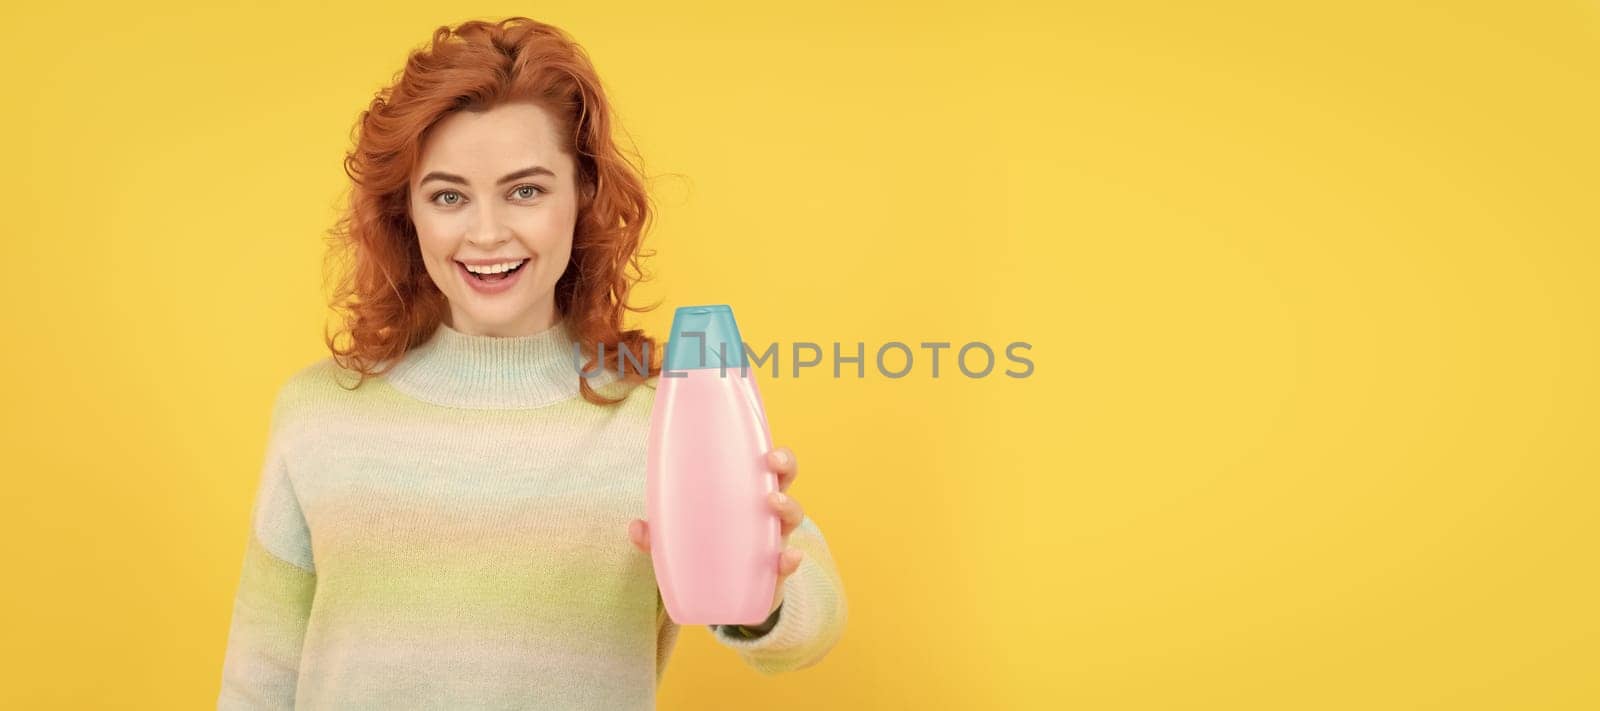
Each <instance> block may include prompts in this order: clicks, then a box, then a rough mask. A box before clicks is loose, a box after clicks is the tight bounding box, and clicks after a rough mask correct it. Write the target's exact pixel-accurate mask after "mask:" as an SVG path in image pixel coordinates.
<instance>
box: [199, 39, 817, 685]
mask: <svg viewBox="0 0 1600 711" xmlns="http://www.w3.org/2000/svg"><path fill="white" fill-rule="evenodd" d="M610 134H611V109H610V107H609V106H608V105H607V103H606V99H605V96H604V95H603V93H602V92H601V87H600V82H599V80H598V78H597V77H596V76H595V72H594V69H593V68H592V67H591V65H590V63H589V61H588V60H587V58H586V56H585V54H584V52H583V50H582V49H581V48H580V47H579V46H577V45H576V44H574V43H573V42H572V41H571V40H570V39H569V38H568V37H567V36H566V35H565V34H564V33H563V32H562V31H560V30H558V29H557V28H554V27H551V26H549V25H546V24H543V23H539V22H535V21H533V20H529V19H527V18H522V17H515V18H510V19H507V20H505V21H502V22H499V23H487V22H478V21H474V22H467V23H464V24H462V25H460V26H458V27H455V28H440V29H439V30H438V31H437V32H436V33H435V35H434V37H433V41H432V43H431V46H430V47H428V48H425V49H423V50H419V51H417V52H415V53H413V54H412V55H411V57H410V59H409V61H408V62H407V64H406V68H405V71H404V72H403V73H402V74H401V75H400V76H399V78H398V80H397V82H396V83H395V85H394V86H393V87H390V88H389V89H386V90H385V91H383V92H381V93H380V94H379V96H378V98H376V99H375V100H374V101H373V102H372V105H371V107H370V108H369V109H368V110H367V111H365V112H363V114H362V116H361V123H360V126H359V130H358V135H359V138H358V139H357V145H356V148H355V150H354V151H352V152H351V153H350V155H349V156H348V157H347V160H346V168H347V171H348V173H349V174H350V177H351V179H352V181H353V183H354V185H353V191H352V196H351V202H350V210H349V212H348V214H347V215H345V217H344V218H343V219H342V220H341V222H340V225H339V228H338V229H336V230H335V231H334V236H336V237H337V238H338V239H337V240H336V241H335V242H334V243H333V246H334V247H335V248H336V251H335V252H334V254H336V255H343V256H347V257H348V259H349V263H348V267H347V269H346V271H345V272H344V275H343V280H342V281H341V283H340V284H339V288H338V289H336V290H335V297H334V298H335V301H334V306H335V307H336V308H338V309H340V310H341V311H342V312H344V314H345V318H344V328H343V330H342V331H341V333H345V334H347V335H348V339H347V342H346V343H344V344H343V345H339V344H338V343H337V341H338V339H337V338H334V337H329V338H328V346H329V348H330V350H331V351H332V355H331V356H330V357H328V358H325V359H323V360H321V361H319V362H317V363H314V364H311V365H310V366H308V367H306V368H304V369H302V370H300V371H299V372H298V373H296V374H295V375H293V376H292V377H291V378H290V379H289V380H288V382H287V383H286V384H285V385H284V386H283V387H282V388H281V390H280V391H279V393H278V395H277V398H276V401H275V404H274V408H273V413H272V419H271V422H272V424H271V428H270V434H269V437H268V444H267V454H266V463H265V466H264V467H263V471H262V474H261V479H260V488H259V491H258V492H257V495H256V500H255V506H254V510H253V512H252V514H251V529H250V536H249V539H248V545H247V548H246V554H245V559H244V566H243V572H242V575H241V577H240V582H239V587H238V595H237V598H236V601H235V605H234V611H233V621H232V627H231V630H230V632H229V637H228V647H227V651H226V655H225V659H224V662H223V673H222V676H223V679H222V690H221V695H220V697H219V699H218V706H219V707H220V708H246V707H249V708H256V707H289V706H294V705H301V706H306V707H311V708H337V709H358V708H382V709H395V708H452V709H467V708H490V707H492V708H593V709H623V708H629V709H638V708H651V707H653V706H654V697H655V690H656V688H657V687H658V686H659V684H660V681H661V675H662V672H663V670H664V668H665V665H666V662H667V659H668V657H669V655H670V653H671V651H672V648H673V645H674V643H675V641H676V635H677V631H678V630H677V626H676V625H675V623H674V622H673V621H672V620H671V619H670V618H669V617H668V616H667V615H666V612H665V609H664V607H663V604H662V601H661V596H660V592H659V590H658V589H657V588H656V584H655V576H654V570H653V567H652V565H651V561H650V559H649V527H648V524H647V523H646V522H644V521H642V520H638V519H637V518H636V516H637V515H638V514H640V513H642V512H643V511H644V508H645V500H644V492H645V485H644V483H645V482H644V472H645V465H644V454H645V453H644V443H645V441H646V435H647V433H648V427H649V416H650V411H651V406H652V402H653V397H654V394H655V389H654V386H655V382H654V381H655V380H656V378H658V377H659V373H660V365H659V356H660V353H659V351H660V348H659V347H656V344H655V342H654V341H653V340H652V339H651V338H649V337H647V336H646V335H644V334H643V333H642V332H640V331H638V330H628V331H624V330H622V317H623V314H624V313H625V311H627V310H638V309H633V308H632V307H630V306H628V305H627V303H626V298H627V295H628V293H629V290H630V287H631V285H632V283H633V282H634V281H636V279H637V277H630V276H629V275H628V274H627V273H626V271H625V267H629V266H631V267H633V268H634V270H635V273H638V266H639V263H638V256H639V255H638V245H639V241H640V238H641V236H642V234H643V231H644V225H645V222H646V220H647V218H648V216H649V209H648V204H647V196H646V193H645V191H644V189H643V187H642V185H643V183H642V181H641V179H640V178H639V176H638V175H637V173H636V172H635V171H634V170H633V169H632V167H631V166H630V165H629V164H628V163H627V162H626V161H625V160H623V159H622V157H621V155H620V153H619V151H618V149H617V147H616V145H615V144H614V143H613V142H612V140H611V135H610ZM602 343H604V344H611V345H610V346H609V347H607V348H606V352H607V353H608V354H611V355H609V356H608V357H607V358H605V360H606V361H610V362H602V363H599V365H598V366H597V365H596V363H597V362H598V361H600V358H599V348H598V344H602ZM574 346H576V347H577V349H578V352H579V353H581V357H580V358H576V359H575V357H574V353H575V351H574ZM619 347H620V348H628V349H630V351H631V352H633V353H635V354H637V353H642V352H644V349H645V348H649V352H650V354H651V355H650V357H649V358H648V359H646V363H645V364H644V367H643V368H642V370H643V371H644V372H638V370H639V369H637V368H630V370H632V371H633V372H626V373H624V372H619V371H618V370H615V368H618V367H621V366H620V365H619V364H618V363H617V362H616V358H615V357H614V356H615V353H616V349H617V348H619ZM624 362H626V361H624ZM580 367H581V370H582V373H583V374H580ZM352 378H353V380H354V382H353V384H351V385H347V381H350V380H352ZM768 457H769V462H770V464H771V467H772V469H773V471H775V472H778V474H779V479H780V490H787V489H788V487H789V486H790V484H792V483H793V481H794V478H795V474H796V472H797V467H796V461H795V458H794V455H793V453H792V452H790V451H789V450H788V449H787V448H781V447H780V448H777V449H775V450H773V451H772V452H770V453H769V455H768ZM771 505H772V507H773V509H774V511H776V512H777V514H778V515H779V517H780V519H781V520H782V522H783V524H782V527H781V528H782V531H783V535H784V538H785V546H786V548H785V552H784V554H783V555H782V556H781V557H780V559H779V560H778V561H775V563H774V564H775V565H777V566H778V574H779V576H780V577H779V585H778V588H777V594H776V595H775V596H774V599H773V606H772V613H771V617H769V618H768V620H767V621H766V622H765V623H763V624H761V625H758V626H755V627H742V626H737V625H712V626H711V633H712V634H713V635H714V636H715V638H716V639H717V640H718V641H719V642H721V643H722V644H724V645H726V646H728V647H731V648H733V649H735V650H737V652H738V654H739V656H740V657H741V658H742V659H743V660H744V662H745V663H747V664H749V665H750V666H751V667H752V668H754V669H756V670H759V671H761V672H763V673H767V674H772V673H778V672H782V671H787V670H793V669H798V668H801V667H805V666H808V665H810V664H813V663H815V662H817V661H818V660H819V659H820V658H821V657H822V656H823V655H824V654H826V653H827V651H828V650H829V649H830V648H832V646H833V645H834V643H835V642H836V641H837V640H838V639H839V637H840V635H841V634H842V631H843V628H844V624H845V616H846V605H845V598H844V594H843V588H842V586H841V583H840V580H839V575H838V572H837V569H836V568H835V566H834V563H833V561H832V559H831V557H830V555H829V550H828V547H827V544H826V543H825V541H824V539H823V536H822V533H821V531H820V530H819V529H818V528H817V527H816V525H815V523H813V522H812V520H811V519H810V518H807V517H806V516H805V515H804V513H803V512H802V509H801V507H800V504H799V503H798V502H796V501H795V500H794V499H793V498H791V497H786V496H783V495H782V493H779V494H776V495H774V497H773V500H772V502H771Z"/></svg>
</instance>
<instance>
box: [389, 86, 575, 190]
mask: <svg viewBox="0 0 1600 711" xmlns="http://www.w3.org/2000/svg"><path fill="white" fill-rule="evenodd" d="M559 136H560V132H559V131H558V129H557V126H556V122H555V117H554V116H553V115H551V114H550V112H549V111H546V110H545V109H544V108H543V107H541V106H539V105H538V104H534V103H530V102H515V103H507V104H501V105H499V106H495V107H494V108H491V109H489V110H487V111H468V110H460V111H455V112H452V113H450V114H449V115H447V116H445V117H444V118H442V119H440V120H439V121H438V122H437V123H435V124H434V125H433V127H432V128H431V129H429V131H428V134H427V135H426V136H425V137H424V138H423V141H422V153H421V156H420V157H419V158H420V160H419V161H418V162H419V166H418V174H419V175H420V174H422V173H426V172H427V171H429V170H436V169H437V170H446V171H449V172H451V173H455V174H457V175H461V176H464V177H467V178H469V179H474V178H475V177H490V176H493V177H494V178H498V177H499V176H501V175H503V174H504V173H505V172H506V169H511V170H515V169H519V168H524V167H527V166H530V165H544V166H547V167H549V168H551V169H552V170H555V171H556V173H557V175H560V174H561V173H562V168H563V167H567V166H569V165H570V164H569V163H568V162H567V158H566V156H565V151H564V147H563V146H562V145H561V141H560V138H559Z"/></svg>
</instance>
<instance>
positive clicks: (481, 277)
mask: <svg viewBox="0 0 1600 711" xmlns="http://www.w3.org/2000/svg"><path fill="white" fill-rule="evenodd" d="M457 264H460V262H457ZM527 265H528V260H526V259H524V260H522V261H520V262H517V265H516V266H514V267H511V268H510V269H504V270H503V271H499V272H494V273H492V274H491V273H483V272H481V271H473V270H474V269H478V270H482V269H485V267H468V266H467V265H465V264H462V265H461V266H462V267H463V268H465V269H466V272H467V274H468V275H469V276H471V277H472V278H473V279H477V280H478V281H481V282H484V283H485V284H492V283H494V282H497V281H505V280H506V279H509V278H511V275H512V274H516V273H517V272H518V271H521V270H522V268H523V267H525V266H527Z"/></svg>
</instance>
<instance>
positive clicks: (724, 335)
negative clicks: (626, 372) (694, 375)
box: [662, 304, 750, 371]
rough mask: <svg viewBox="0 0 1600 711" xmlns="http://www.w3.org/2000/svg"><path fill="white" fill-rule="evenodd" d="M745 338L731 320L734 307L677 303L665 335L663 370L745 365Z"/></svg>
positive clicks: (747, 360) (746, 358)
mask: <svg viewBox="0 0 1600 711" xmlns="http://www.w3.org/2000/svg"><path fill="white" fill-rule="evenodd" d="M749 362H750V361H749V357H748V356H747V355H746V354H745V352H744V340H743V339H741V338H739V325H738V324H736V323H734V321H733V309H732V308H729V307H728V306H727V305H726V304H711V305H707V306H680V307H678V309H677V310H676V311H674V312H673V314H672V333H669V334H667V355H666V358H665V359H664V362H663V363H662V367H663V368H664V369H666V370H674V371H678V370H696V369H699V368H726V369H728V370H739V369H742V368H745V367H747V365H748V364H749Z"/></svg>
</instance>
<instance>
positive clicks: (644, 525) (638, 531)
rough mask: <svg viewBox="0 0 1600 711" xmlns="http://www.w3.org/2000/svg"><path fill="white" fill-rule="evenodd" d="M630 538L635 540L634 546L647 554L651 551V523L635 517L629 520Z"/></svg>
mask: <svg viewBox="0 0 1600 711" xmlns="http://www.w3.org/2000/svg"><path fill="white" fill-rule="evenodd" d="M628 540H630V541H633V547H634V548H638V549H639V550H640V551H641V552H643V553H644V554H646V555H649V553H650V524H649V523H648V522H646V521H645V520H644V519H638V518H636V519H634V520H632V521H629V522H628Z"/></svg>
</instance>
